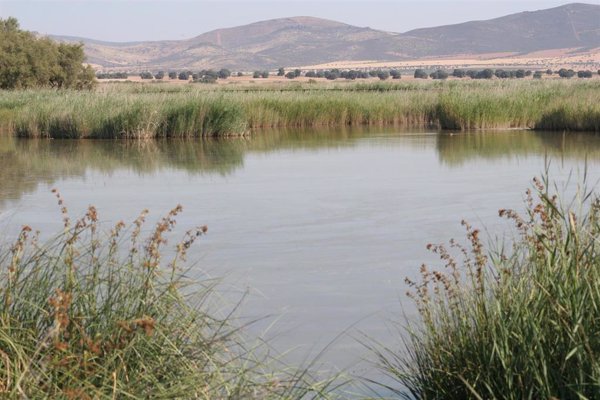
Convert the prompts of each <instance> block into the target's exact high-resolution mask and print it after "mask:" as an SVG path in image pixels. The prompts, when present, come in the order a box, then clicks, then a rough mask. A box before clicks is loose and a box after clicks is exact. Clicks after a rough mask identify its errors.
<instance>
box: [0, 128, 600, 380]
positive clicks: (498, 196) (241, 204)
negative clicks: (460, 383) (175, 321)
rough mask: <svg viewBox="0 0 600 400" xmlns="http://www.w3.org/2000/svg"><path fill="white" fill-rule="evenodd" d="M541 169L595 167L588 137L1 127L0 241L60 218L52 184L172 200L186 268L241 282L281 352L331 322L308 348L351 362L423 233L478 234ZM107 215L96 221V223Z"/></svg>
mask: <svg viewBox="0 0 600 400" xmlns="http://www.w3.org/2000/svg"><path fill="white" fill-rule="evenodd" d="M546 158H547V159H548V160H550V162H551V172H552V177H553V179H554V180H555V181H556V182H557V183H558V184H559V185H560V186H562V185H564V184H565V183H566V182H567V180H568V176H569V173H571V172H572V173H574V174H575V175H577V174H578V171H583V168H584V164H585V162H586V161H585V160H586V159H587V165H588V168H589V171H590V175H591V179H590V181H592V182H595V180H596V179H598V178H599V177H600V171H599V170H598V166H599V164H600V138H598V137H596V136H593V135H589V134H588V135H583V134H571V135H562V134H547V133H546V134H544V133H533V132H515V131H513V132H490V133H477V134H448V133H443V134H437V133H435V132H417V133H397V132H386V131H382V130H373V129H371V130H337V131H328V132H300V131H287V132H262V133H258V134H256V135H255V136H254V137H252V138H248V139H232V140H220V141H217V140H212V141H165V142H141V143H126V142H120V141H102V142H98V141H59V140H49V141H34V140H25V141H23V140H15V139H8V138H0V232H1V233H0V236H1V237H0V241H4V242H6V241H7V240H8V239H12V238H13V237H14V235H15V233H16V232H17V231H18V230H19V228H20V226H21V225H24V224H29V225H32V226H34V227H35V228H37V229H40V230H42V231H43V232H45V233H47V234H51V233H55V232H58V231H59V229H60V226H61V220H60V215H59V210H58V207H57V206H56V202H55V199H54V198H53V196H52V195H51V193H50V189H51V188H54V187H56V188H59V189H60V191H61V193H62V194H63V196H64V198H65V199H66V202H67V205H68V207H69V209H70V211H71V213H72V214H74V215H79V214H82V213H83V212H84V209H85V208H86V207H87V206H88V205H89V204H94V205H95V206H96V207H97V208H98V210H99V213H100V216H101V219H103V220H104V221H106V222H107V223H108V222H110V223H114V222H116V221H118V220H120V219H124V220H129V221H131V220H133V219H134V218H135V217H136V216H137V215H138V214H139V212H140V211H141V210H142V209H143V208H148V209H150V210H151V212H152V214H151V215H153V216H154V217H155V218H158V217H159V216H160V215H163V214H165V213H166V212H167V211H168V210H170V209H171V208H172V207H174V206H175V205H177V204H182V205H183V206H184V213H183V214H182V216H181V217H180V218H179V220H178V226H177V228H178V230H179V232H181V233H183V232H184V231H185V230H187V229H190V228H192V227H194V226H197V225H202V224H207V225H208V226H209V235H208V236H206V237H205V238H203V239H202V241H201V242H200V243H199V244H198V245H197V246H196V247H195V249H194V251H193V253H192V254H191V255H190V259H192V260H195V261H197V263H196V264H195V265H194V267H193V269H192V272H193V273H194V274H196V276H197V277H204V276H206V274H208V275H210V276H214V277H223V285H222V291H223V293H224V299H225V300H227V301H231V302H235V300H236V299H239V298H240V296H242V295H243V294H244V293H245V292H246V291H248V297H247V298H246V300H245V302H244V305H243V308H242V312H241V314H242V315H243V316H244V317H247V318H249V319H252V318H255V317H263V316H270V317H269V318H267V319H265V320H263V321H261V322H259V323H256V324H254V325H252V326H251V327H250V328H249V330H250V332H251V333H252V334H263V335H264V336H266V337H267V338H271V342H272V343H273V345H274V346H275V348H276V349H278V350H281V351H283V350H288V349H294V351H292V352H291V353H289V354H287V355H286V358H287V359H289V360H290V361H292V362H298V361H302V360H303V359H304V357H305V356H306V355H307V354H311V353H312V354H314V353H315V352H317V351H318V350H320V349H321V348H322V347H323V346H325V345H327V344H328V343H329V342H330V341H332V340H333V339H334V338H336V336H337V335H338V334H340V333H341V332H347V334H346V335H343V336H342V337H340V338H338V339H337V340H336V341H335V343H333V344H332V345H331V346H330V347H329V348H328V350H327V352H326V354H325V355H324V356H323V361H324V362H327V363H328V364H333V365H335V366H337V367H340V368H344V367H349V368H350V369H351V370H356V369H360V368H368V367H365V366H364V365H363V366H357V365H356V362H357V361H358V360H360V359H361V357H364V356H365V351H364V349H363V348H362V347H361V345H359V344H358V343H357V341H356V340H355V338H356V337H360V336H361V335H362V334H366V335H368V336H370V337H373V338H376V339H377V340H380V341H382V342H384V343H387V344H389V345H391V346H394V345H395V344H396V343H397V334H396V333H395V332H394V331H393V328H391V324H390V323H389V321H390V320H393V319H394V318H399V317H400V315H401V310H402V309H403V308H404V309H405V311H406V312H407V313H408V314H409V315H410V314H412V307H411V303H410V301H409V300H408V299H407V298H406V297H405V295H404V293H405V291H406V286H405V284H404V278H405V277H406V276H415V275H416V274H417V272H418V268H419V266H420V264H421V263H422V262H434V261H435V259H434V258H433V257H432V256H431V255H430V254H428V253H427V251H426V250H425V246H426V244H427V243H429V242H441V241H446V240H448V239H449V238H451V237H458V238H460V237H462V236H463V235H462V229H461V226H460V221H461V219H463V218H465V219H468V220H469V221H471V222H472V223H473V224H475V225H478V226H482V227H485V228H486V229H487V230H488V233H489V234H490V235H501V234H502V233H503V232H506V231H507V230H508V229H509V225H507V223H506V222H504V221H502V220H500V219H498V217H497V210H498V209H499V208H520V207H521V206H522V198H523V192H524V190H525V189H526V188H527V187H529V184H530V181H531V178H532V177H533V176H536V175H539V174H540V173H541V172H542V171H543V169H544V165H545V159H546ZM107 227H108V224H107Z"/></svg>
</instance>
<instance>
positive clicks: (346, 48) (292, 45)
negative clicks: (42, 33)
mask: <svg viewBox="0 0 600 400" xmlns="http://www.w3.org/2000/svg"><path fill="white" fill-rule="evenodd" d="M53 38H55V39H57V40H63V41H69V42H73V41H75V42H77V41H81V42H83V43H84V45H85V52H86V55H87V57H88V62H90V63H92V64H95V65H98V66H101V67H103V68H107V69H116V68H124V69H132V70H140V69H153V70H155V69H165V70H166V69H181V68H190V69H203V68H221V67H224V68H230V69H234V70H240V69H241V70H251V69H259V68H276V67H279V66H286V67H288V66H301V65H312V64H320V63H326V62H332V61H338V60H347V61H360V60H380V61H396V60H409V59H416V58H420V57H421V58H422V57H438V56H452V55H459V54H470V55H477V54H484V53H499V52H511V53H530V52H534V51H541V50H549V49H565V48H578V49H592V48H599V47H600V5H592V4H581V3H576V4H569V5H565V6H560V7H556V8H551V9H546V10H539V11H532V12H522V13H518V14H512V15H508V16H505V17H501V18H496V19H492V20H487V21H472V22H466V23H462V24H456V25H447V26H440V27H434V28H424V29H416V30H413V31H410V32H406V33H393V32H385V31H379V30H375V29H371V28H361V27H356V26H352V25H348V24H344V23H340V22H335V21H329V20H325V19H320V18H314V17H293V18H280V19H274V20H269V21H262V22H256V23H253V24H249V25H244V26H240V27H235V28H227V29H217V30H214V31H211V32H207V33H204V34H202V35H200V36H197V37H195V38H192V39H188V40H174V41H154V42H132V43H109V42H102V41H96V40H91V39H85V38H73V37H65V36H53Z"/></svg>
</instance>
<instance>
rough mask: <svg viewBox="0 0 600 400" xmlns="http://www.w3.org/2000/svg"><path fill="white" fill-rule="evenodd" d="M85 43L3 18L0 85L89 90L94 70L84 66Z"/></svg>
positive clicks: (0, 31)
mask: <svg viewBox="0 0 600 400" xmlns="http://www.w3.org/2000/svg"><path fill="white" fill-rule="evenodd" d="M84 59H85V57H84V53H83V45H81V44H66V43H57V42H55V41H53V40H50V39H48V38H44V37H37V36H36V35H34V34H33V33H31V32H27V31H23V30H21V29H20V27H19V22H18V21H17V20H16V19H15V18H12V17H9V18H7V19H0V88H2V89H21V88H31V87H54V88H76V89H88V88H91V87H93V86H94V84H95V82H96V79H95V75H94V70H93V69H92V68H91V67H90V66H84V65H83V62H84Z"/></svg>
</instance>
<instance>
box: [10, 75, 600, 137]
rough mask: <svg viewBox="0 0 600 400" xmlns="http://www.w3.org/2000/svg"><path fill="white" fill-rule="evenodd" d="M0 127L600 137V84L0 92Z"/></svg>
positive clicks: (56, 133)
mask: <svg viewBox="0 0 600 400" xmlns="http://www.w3.org/2000/svg"><path fill="white" fill-rule="evenodd" d="M0 121H1V123H2V125H4V126H5V127H7V128H6V130H7V132H8V133H9V134H13V135H17V136H21V137H47V138H98V139H114V138H161V137H215V136H228V135H244V134H247V133H248V132H250V131H251V130H256V129H261V128H284V127H319V126H321V127H322V126H329V127H334V126H355V125H394V126H398V127H402V128H422V127H430V128H431V127H433V128H439V129H449V130H477V129H510V128H521V129H536V130H558V131H562V130H566V131H592V132H600V82H597V81H595V80H594V81H588V82H580V81H523V82H521V81H508V82H506V81H491V82H487V81H486V82H455V81H449V82H419V83H415V82H407V83H385V82H383V83H376V84H346V85H329V86H328V85H315V84H304V85H303V84H290V85H286V86H279V87H268V88H262V87H261V88H254V87H214V86H201V85H185V86H183V87H182V86H174V85H161V84H147V85H140V84H138V85H135V84H124V85H123V84H116V85H106V86H104V87H102V88H100V89H97V90H96V91H91V92H75V91H52V90H27V91H3V92H0Z"/></svg>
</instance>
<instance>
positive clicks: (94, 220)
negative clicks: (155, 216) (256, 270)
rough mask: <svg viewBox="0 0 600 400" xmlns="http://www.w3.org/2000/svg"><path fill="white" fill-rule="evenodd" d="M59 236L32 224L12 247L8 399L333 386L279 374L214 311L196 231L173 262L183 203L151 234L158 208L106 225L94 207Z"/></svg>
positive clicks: (8, 258)
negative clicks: (192, 262)
mask: <svg viewBox="0 0 600 400" xmlns="http://www.w3.org/2000/svg"><path fill="white" fill-rule="evenodd" d="M57 198H58V202H59V204H60V207H61V210H62V216H63V222H64V233H63V234H62V235H60V236H59V237H58V238H56V239H55V240H53V241H51V242H50V243H48V244H45V245H41V244H39V243H38V240H37V234H34V233H33V232H32V229H31V228H30V227H24V228H23V229H22V231H21V233H20V235H19V237H18V239H17V240H16V241H15V242H14V244H13V245H12V246H10V248H9V249H7V250H6V251H4V252H0V254H1V255H0V395H1V396H2V397H5V396H6V397H7V398H65V399H102V398H113V399H114V398H140V399H141V398H200V399H221V398H236V399H241V398H244V399H246V398H257V399H259V398H260V399H263V398H277V399H280V398H288V399H293V398H298V399H299V398H307V397H308V398H311V397H326V396H327V393H326V390H327V389H326V388H327V383H325V384H324V385H322V386H319V385H318V384H313V383H311V382H309V379H310V374H309V373H308V371H299V372H289V373H288V372H282V371H277V373H274V371H273V370H270V369H269V367H268V366H267V364H266V363H265V360H264V359H261V358H259V357H255V356H256V354H253V353H252V352H251V351H249V350H248V349H246V348H245V346H244V345H243V343H242V341H240V340H239V337H240V335H239V331H238V328H239V327H235V326H232V323H231V321H230V320H228V319H227V318H219V317H216V316H214V315H212V314H211V313H209V312H208V310H207V309H206V308H207V304H209V303H210V299H211V293H212V292H213V283H211V282H209V281H205V282H193V285H194V286H190V284H191V283H192V282H190V281H189V280H188V279H187V278H186V277H185V276H186V275H185V274H186V271H185V270H182V267H181V265H182V263H183V262H184V261H185V258H186V253H187V250H188V249H189V247H190V246H191V245H193V244H194V242H195V241H196V240H197V239H198V238H200V237H201V236H202V235H204V234H206V232H207V228H206V227H199V228H197V229H195V230H192V231H189V232H187V233H186V234H185V235H184V237H183V239H182V240H181V241H180V242H179V243H178V244H177V245H176V246H175V250H174V252H173V253H172V257H170V259H169V260H165V245H166V242H167V237H169V236H170V235H171V234H170V232H171V230H172V229H173V228H174V226H175V218H176V216H177V215H178V214H179V213H180V212H181V207H180V206H178V207H176V208H175V209H173V210H172V211H171V212H169V213H168V215H167V216H165V217H164V218H163V219H161V220H159V221H158V223H157V224H156V225H155V227H154V228H153V229H151V231H150V233H149V235H148V236H147V237H146V238H142V232H143V230H144V223H145V219H146V216H147V211H144V212H142V214H141V215H140V216H139V217H138V218H137V219H136V220H135V221H134V222H133V224H132V225H131V227H126V225H125V224H124V223H123V222H119V223H117V224H116V225H115V226H114V227H113V228H112V230H111V231H110V232H109V233H103V232H102V231H101V229H100V225H99V223H98V215H97V212H96V209H95V208H94V207H89V209H88V210H87V212H86V214H85V215H84V216H83V217H82V218H80V219H77V220H74V221H73V220H71V218H70V217H69V215H68V213H67V209H66V207H65V205H64V202H63V199H62V198H61V197H60V195H59V194H58V193H57Z"/></svg>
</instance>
